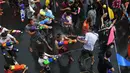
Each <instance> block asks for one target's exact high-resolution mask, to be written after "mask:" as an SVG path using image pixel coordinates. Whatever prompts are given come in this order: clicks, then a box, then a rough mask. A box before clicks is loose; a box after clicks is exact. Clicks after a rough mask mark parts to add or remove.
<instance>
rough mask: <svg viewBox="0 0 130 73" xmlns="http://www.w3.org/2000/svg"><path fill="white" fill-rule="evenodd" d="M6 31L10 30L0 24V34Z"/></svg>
mask: <svg viewBox="0 0 130 73" xmlns="http://www.w3.org/2000/svg"><path fill="white" fill-rule="evenodd" d="M5 31H9V30H8V29H7V28H5V27H2V26H0V35H1V34H2V33H3V32H5Z"/></svg>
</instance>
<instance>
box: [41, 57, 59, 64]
mask: <svg viewBox="0 0 130 73" xmlns="http://www.w3.org/2000/svg"><path fill="white" fill-rule="evenodd" d="M57 58H58V57H57V56H54V57H53V58H48V59H45V60H43V64H44V65H49V64H50V63H52V62H55V61H56V60H57Z"/></svg>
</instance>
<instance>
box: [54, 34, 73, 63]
mask: <svg viewBox="0 0 130 73" xmlns="http://www.w3.org/2000/svg"><path fill="white" fill-rule="evenodd" d="M65 40H69V38H67V37H66V36H65V35H61V34H57V36H56V40H55V46H56V48H57V50H58V54H63V53H65V52H67V51H68V45H65V44H61V45H59V44H58V42H63V41H65ZM67 56H68V58H69V61H68V63H69V64H70V63H71V62H72V61H74V59H73V58H72V55H71V53H70V52H69V53H67Z"/></svg>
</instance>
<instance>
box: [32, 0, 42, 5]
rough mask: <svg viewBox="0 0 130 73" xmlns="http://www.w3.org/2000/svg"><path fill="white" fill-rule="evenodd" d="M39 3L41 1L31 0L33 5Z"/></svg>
mask: <svg viewBox="0 0 130 73" xmlns="http://www.w3.org/2000/svg"><path fill="white" fill-rule="evenodd" d="M38 2H40V0H36V1H34V0H31V3H33V4H35V3H38Z"/></svg>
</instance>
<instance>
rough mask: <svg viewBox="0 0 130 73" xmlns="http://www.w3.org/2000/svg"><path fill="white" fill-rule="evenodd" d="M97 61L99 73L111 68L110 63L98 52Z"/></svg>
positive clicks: (106, 71) (105, 72)
mask: <svg viewBox="0 0 130 73" xmlns="http://www.w3.org/2000/svg"><path fill="white" fill-rule="evenodd" d="M98 58H99V62H98V71H99V73H108V70H109V69H111V68H112V64H111V63H110V62H109V61H108V60H106V59H104V56H103V55H102V54H100V55H99V56H98Z"/></svg>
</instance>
